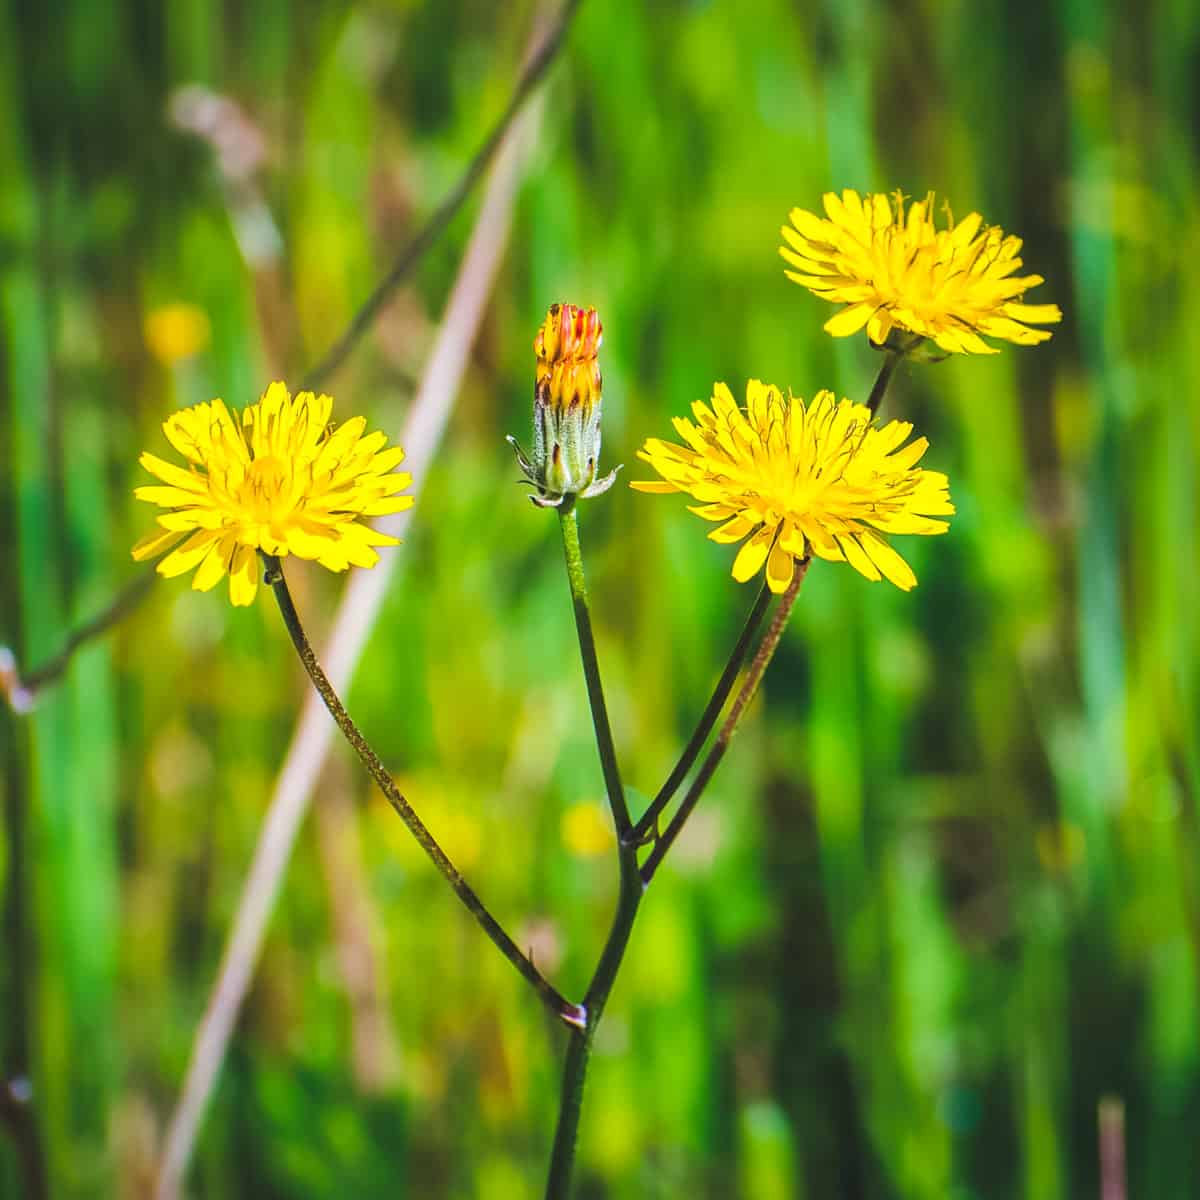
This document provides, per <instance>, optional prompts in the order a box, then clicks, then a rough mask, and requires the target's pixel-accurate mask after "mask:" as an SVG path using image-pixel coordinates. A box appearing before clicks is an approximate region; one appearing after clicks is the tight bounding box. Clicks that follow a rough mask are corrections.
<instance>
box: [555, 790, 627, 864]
mask: <svg viewBox="0 0 1200 1200" xmlns="http://www.w3.org/2000/svg"><path fill="white" fill-rule="evenodd" d="M561 824H562V840H563V845H564V846H566V848H567V849H568V850H570V852H571V853H572V854H574V855H575V856H576V857H578V858H599V857H600V856H601V855H604V854H608V852H609V851H610V850H611V849H612V847H613V844H614V843H615V841H616V836H615V835H614V833H613V828H612V825H611V824H610V823H609V822H608V820H606V819H605V816H604V813H603V812H602V811H601V809H600V806H599V805H598V804H593V803H591V802H587V801H585V802H583V803H580V804H572V805H571V807H570V808H568V809H567V810H566V812H564V813H563V815H562V822H561Z"/></svg>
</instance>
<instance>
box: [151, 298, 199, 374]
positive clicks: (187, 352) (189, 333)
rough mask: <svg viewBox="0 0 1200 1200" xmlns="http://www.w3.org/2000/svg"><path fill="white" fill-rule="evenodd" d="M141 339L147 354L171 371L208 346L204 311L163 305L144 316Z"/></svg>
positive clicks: (176, 305)
mask: <svg viewBox="0 0 1200 1200" xmlns="http://www.w3.org/2000/svg"><path fill="white" fill-rule="evenodd" d="M142 332H143V335H144V336H145V339H146V345H147V347H149V350H150V353H151V354H153V355H154V357H155V358H157V359H158V361H159V362H160V363H162V364H163V365H164V366H167V367H172V366H174V365H175V364H176V363H177V362H180V361H182V360H183V359H185V358H191V357H193V355H196V354H199V353H200V351H201V350H203V349H204V347H205V346H207V345H208V339H209V337H210V335H211V333H212V328H211V326H210V325H209V323H208V317H207V316H206V315H205V313H204V310H203V309H200V308H197V307H196V306H195V305H194V304H182V303H175V304H164V305H163V306H162V307H161V308H156V309H155V310H154V311H153V312H151V313H147V314H146V320H145V324H144V326H143V330H142Z"/></svg>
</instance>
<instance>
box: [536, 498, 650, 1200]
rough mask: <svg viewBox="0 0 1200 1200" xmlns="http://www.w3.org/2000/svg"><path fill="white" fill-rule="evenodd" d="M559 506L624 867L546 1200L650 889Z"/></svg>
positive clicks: (570, 1056)
mask: <svg viewBox="0 0 1200 1200" xmlns="http://www.w3.org/2000/svg"><path fill="white" fill-rule="evenodd" d="M558 511H559V524H560V526H561V529H562V538H563V553H564V559H565V562H566V567H567V581H568V583H569V585H570V589H571V603H572V607H573V608H574V610H575V627H576V630H577V632H578V635H579V653H580V658H581V660H582V662H583V673H584V678H585V680H586V682H587V690H588V702H589V705H590V707H591V711H592V725H593V729H594V731H595V734H596V746H597V749H598V750H599V754H600V764H601V768H602V770H603V773H604V784H605V790H606V791H607V792H608V800H609V806H610V808H611V809H612V815H613V823H614V825H615V826H616V830H617V861H618V865H619V867H620V879H621V882H620V891H619V893H618V897H617V907H616V911H615V912H614V913H613V920H612V926H611V927H610V929H609V933H608V938H607V940H606V941H605V944H604V950H603V952H602V953H601V955H600V961H599V963H598V964H597V966H596V970H595V973H594V974H593V976H592V981H591V983H590V984H589V985H588V989H587V992H586V994H585V995H584V998H583V1003H582V1005H581V1006H580V1007H581V1008H582V1010H583V1012H584V1014H585V1021H584V1023H583V1024H582V1026H580V1027H578V1028H576V1029H575V1030H573V1031H572V1033H571V1041H570V1044H569V1045H568V1047H567V1056H566V1061H565V1063H564V1065H563V1081H562V1092H561V1096H560V1100H559V1112H558V1124H557V1127H556V1129H555V1133H554V1148H553V1151H552V1153H551V1158H550V1172H549V1177H548V1180H547V1183H546V1197H547V1200H566V1197H567V1195H568V1191H569V1188H570V1184H571V1175H572V1172H573V1170H574V1166H575V1149H576V1143H577V1141H578V1136H579V1118H580V1114H581V1112H582V1111H583V1091H584V1086H585V1084H586V1082H587V1070H588V1063H589V1062H590V1060H591V1053H592V1043H593V1041H594V1039H595V1036H596V1029H597V1027H598V1026H599V1024H600V1018H601V1017H602V1016H603V1014H604V1009H605V1006H606V1005H607V1003H608V997H609V995H610V993H611V992H612V988H613V984H614V983H615V982H616V978H617V973H618V972H619V971H620V969H621V963H622V962H623V961H624V958H625V951H626V950H627V949H628V948H629V939H630V938H631V936H632V935H633V926H634V922H635V920H636V919H637V912H638V906H639V905H640V904H641V900H642V894H643V892H644V891H645V888H644V886H643V883H642V879H641V874H640V872H639V869H638V861H637V846H638V841H637V837H636V835H635V833H634V829H633V822H632V821H631V819H630V816H629V808H628V805H627V804H626V801H625V791H624V788H623V786H622V784H621V772H620V767H619V766H618V763H617V754H616V748H615V746H614V744H613V736H612V728H611V726H610V725H609V720H608V709H607V706H606V705H605V702H604V687H603V684H602V682H601V679H600V664H599V660H598V658H597V655H596V643H595V638H594V636H593V634H592V618H591V610H590V606H589V603H588V594H587V580H586V577H585V576H584V571H583V552H582V550H581V548H580V544H579V522H578V518H577V514H576V509H575V503H574V497H571V496H569V497H567V498H566V500H565V501H564V503H563V504H562V505H561V506H560V507H559V510H558Z"/></svg>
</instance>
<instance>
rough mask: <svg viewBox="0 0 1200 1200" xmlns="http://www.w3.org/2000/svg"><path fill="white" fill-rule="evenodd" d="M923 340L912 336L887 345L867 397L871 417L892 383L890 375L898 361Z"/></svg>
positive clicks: (918, 335) (914, 335)
mask: <svg viewBox="0 0 1200 1200" xmlns="http://www.w3.org/2000/svg"><path fill="white" fill-rule="evenodd" d="M924 340H925V339H924V338H922V337H921V335H920V334H913V335H912V336H911V337H908V338H901V340H900V341H899V342H898V343H897V344H896V345H894V346H893V345H889V346H888V347H886V349H885V350H884V351H883V365H882V366H881V367H880V368H879V374H878V375H876V376H875V384H874V386H873V387H872V388H871V394H870V395H869V396H868V397H867V407H868V408H869V409H870V410H871V416H875V414H876V413H877V412H879V406H880V405H881V404H882V403H883V397H884V394H885V393H886V392H887V389H888V384H889V383H891V381H892V375H893V374H894V373H895V370H896V368H897V367H898V366H899V365H900V360H901V359H902V358H904V357H905V355H907V354H908V352H909V351H910V350H914V349H916V347H917V346H919V345H920V344H921V342H923V341H924Z"/></svg>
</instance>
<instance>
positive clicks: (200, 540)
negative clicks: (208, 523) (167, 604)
mask: <svg viewBox="0 0 1200 1200" xmlns="http://www.w3.org/2000/svg"><path fill="white" fill-rule="evenodd" d="M216 540H217V535H216V533H214V532H212V531H211V530H208V529H199V530H197V531H196V532H195V533H193V534H192V536H191V537H190V538H188V539H187V541H186V542H184V543H183V545H182V546H180V547H179V549H178V550H176V551H175V552H174V553H172V554H168V555H167V557H166V558H164V559H163V560H162V562H160V563H159V564H158V573H159V574H160V575H162V576H163V577H164V578H166V579H174V578H175V576H176V575H185V574H186V573H187V572H188V571H190V570H191V569H192V568H193V567H194V566H196V564H197V563H199V561H200V560H201V559H202V558H203V557H204V556H205V555H206V554H207V553H208V550H209V547H210V546H211V545H212V544H213V542H215V541H216Z"/></svg>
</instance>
